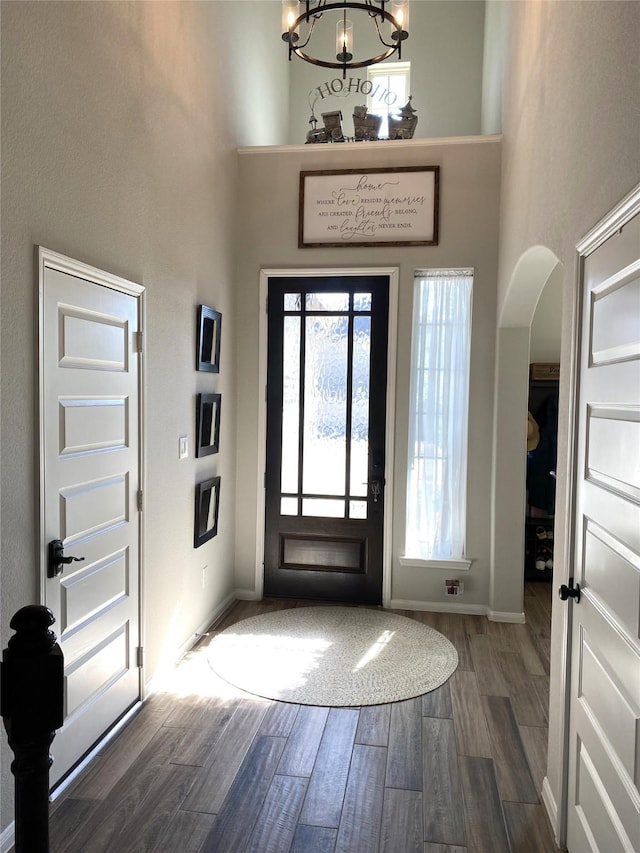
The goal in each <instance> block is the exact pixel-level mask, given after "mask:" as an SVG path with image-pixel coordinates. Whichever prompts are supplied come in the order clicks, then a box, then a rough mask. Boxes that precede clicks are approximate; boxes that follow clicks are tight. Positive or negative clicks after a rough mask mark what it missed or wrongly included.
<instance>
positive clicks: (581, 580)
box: [567, 208, 640, 853]
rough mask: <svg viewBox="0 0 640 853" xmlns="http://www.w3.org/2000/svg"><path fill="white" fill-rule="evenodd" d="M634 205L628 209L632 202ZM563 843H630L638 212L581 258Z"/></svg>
mask: <svg viewBox="0 0 640 853" xmlns="http://www.w3.org/2000/svg"><path fill="white" fill-rule="evenodd" d="M636 209H637V208H636ZM576 414H577V421H578V441H577V455H576V462H577V468H578V470H577V472H576V478H577V481H576V501H575V529H574V544H573V551H574V553H573V561H572V566H573V574H574V584H578V585H579V586H580V599H579V601H577V602H576V600H575V599H574V602H573V603H572V604H571V605H570V606H571V608H572V614H571V616H572V624H571V649H572V653H571V682H570V685H571V686H570V721H569V791H568V813H567V848H568V849H569V851H570V853H585V851H589V853H595V851H599V853H612V851H614V850H615V851H620V853H633V851H638V850H640V790H639V788H640V215H637V216H635V218H633V219H631V220H630V221H628V222H627V223H626V224H625V225H624V227H623V228H621V229H620V230H619V231H616V233H615V234H614V235H613V236H611V237H610V238H609V239H608V240H606V241H605V242H604V243H603V244H602V245H601V246H600V247H599V248H596V249H595V251H593V252H592V254H590V255H588V256H587V257H586V259H585V261H584V274H583V282H582V331H581V355H580V374H579V392H578V402H577V408H576Z"/></svg>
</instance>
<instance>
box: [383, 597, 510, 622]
mask: <svg viewBox="0 0 640 853" xmlns="http://www.w3.org/2000/svg"><path fill="white" fill-rule="evenodd" d="M389 606H390V607H391V609H392V610H424V611H427V612H431V613H461V614H466V615H468V616H486V617H487V619H490V620H491V621H492V622H517V623H521V622H524V613H510V612H501V611H498V610H490V609H489V608H488V607H487V606H486V605H485V604H462V603H461V602H456V603H455V604H454V603H453V602H448V601H409V600H407V599H403V598H392V599H391V603H390V605H389Z"/></svg>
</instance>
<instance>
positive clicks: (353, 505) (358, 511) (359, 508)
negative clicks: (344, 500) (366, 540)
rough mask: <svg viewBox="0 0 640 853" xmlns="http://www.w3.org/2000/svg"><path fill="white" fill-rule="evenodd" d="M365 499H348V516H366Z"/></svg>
mask: <svg viewBox="0 0 640 853" xmlns="http://www.w3.org/2000/svg"><path fill="white" fill-rule="evenodd" d="M366 517H367V502H366V501H349V518H366Z"/></svg>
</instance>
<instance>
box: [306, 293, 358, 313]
mask: <svg viewBox="0 0 640 853" xmlns="http://www.w3.org/2000/svg"><path fill="white" fill-rule="evenodd" d="M305 306H306V309H307V311H348V310H349V294H348V293H307V296H306V300H305Z"/></svg>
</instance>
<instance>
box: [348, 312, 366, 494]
mask: <svg viewBox="0 0 640 853" xmlns="http://www.w3.org/2000/svg"><path fill="white" fill-rule="evenodd" d="M370 363H371V317H354V318H353V382H352V392H351V400H352V409H351V471H350V482H349V490H350V494H351V495H363V496H364V495H366V494H367V485H366V484H367V479H368V473H367V472H368V470H369V374H370Z"/></svg>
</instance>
